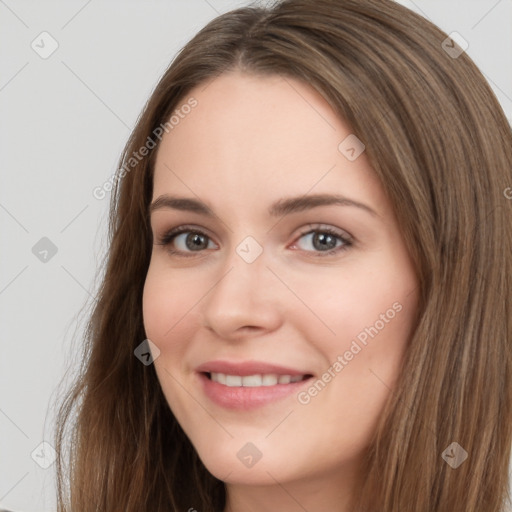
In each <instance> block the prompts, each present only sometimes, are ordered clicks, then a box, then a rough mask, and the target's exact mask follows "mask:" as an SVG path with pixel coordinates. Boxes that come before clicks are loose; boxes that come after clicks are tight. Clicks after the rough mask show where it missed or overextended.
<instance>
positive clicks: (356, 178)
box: [154, 71, 378, 201]
mask: <svg viewBox="0 0 512 512" xmlns="http://www.w3.org/2000/svg"><path fill="white" fill-rule="evenodd" d="M191 98H192V99H193V100H194V101H195V102H196V105H195V107H194V108H193V109H188V108H186V109H182V110H181V111H180V106H182V105H185V104H186V103H187V102H190V100H191ZM177 112H178V114H180V115H178V116H177V117H175V119H174V120H175V122H176V121H177V122H176V124H175V125H174V126H173V128H172V129H171V130H170V131H169V133H166V134H165V135H164V137H163V139H162V142H161V144H160V147H159V149H158V154H157V159H156V164H155V174H154V196H157V195H159V194H162V193H168V192H169V191H171V190H172V191H173V192H181V193H186V194H187V195H191V193H193V194H195V195H199V196H204V195H208V194H212V193H215V192H221V191H222V192H223V194H224V195H226V196H227V195H234V196H240V195H243V193H244V191H245V192H246V193H247V195H251V193H252V194H258V195H259V196H260V199H261V196H262V194H265V195H266V196H268V197H269V201H270V200H271V199H272V198H276V197H278V196H282V195H283V193H284V192H286V194H287V195H290V194H295V195H297V194H306V193H308V191H309V190H311V189H312V188H313V187H314V188H315V190H314V191H315V192H333V188H336V189H337V192H340V193H343V192H344V190H342V189H343V188H345V189H347V188H348V189H349V190H351V191H352V192H353V193H356V194H358V193H361V192H364V190H363V189H367V188H368V186H370V187H373V188H374V189H375V186H376V183H375V177H374V175H373V172H372V170H371V168H370V165H369V164H368V161H367V159H366V156H365V155H364V153H363V154H362V155H361V156H360V157H359V158H357V159H356V160H355V161H350V160H348V159H347V158H346V157H345V156H344V155H343V154H342V152H341V151H340V149H339V145H340V142H342V141H343V140H345V139H346V138H347V137H348V136H350V135H351V129H350V127H349V126H348V125H347V124H346V123H345V122H344V121H343V120H342V119H340V118H339V117H338V116H337V115H336V114H335V113H334V111H333V110H332V108H331V107H330V105H329V104H328V103H327V101H326V100H325V99H324V98H323V97H322V96H321V95H320V94H319V93H318V92H317V91H315V90H314V89H313V88H312V87H311V86H309V85H307V84H304V83H302V82H299V81H297V80H293V79H290V78H288V77H286V78H285V77H280V76H260V75H250V74H245V73H241V72H239V71H236V72H230V73H226V74H224V75H221V76H219V77H217V78H215V79H214V80H212V81H211V82H208V83H206V84H202V85H200V86H198V87H196V88H195V89H193V90H192V91H191V92H190V93H189V94H188V95H187V96H186V97H184V98H183V99H182V101H181V102H180V104H179V105H178V107H177ZM185 112H187V113H186V114H185ZM366 192H368V190H366ZM370 192H371V191H370ZM373 192H378V190H374V191H373Z"/></svg>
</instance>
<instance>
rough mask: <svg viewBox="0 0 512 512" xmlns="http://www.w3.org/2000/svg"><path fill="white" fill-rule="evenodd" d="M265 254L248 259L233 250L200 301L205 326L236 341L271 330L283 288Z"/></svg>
mask: <svg viewBox="0 0 512 512" xmlns="http://www.w3.org/2000/svg"><path fill="white" fill-rule="evenodd" d="M264 255H265V252H263V254H261V255H260V256H259V257H258V258H257V259H256V260H255V261H253V262H252V263H248V262H246V261H244V259H242V258H241V257H240V256H239V254H238V253H236V252H235V251H234V250H233V254H231V255H230V257H229V258H228V259H226V261H225V262H224V264H223V265H222V268H221V269H220V270H219V272H218V274H217V276H216V278H215V280H214V282H213V283H212V285H211V286H212V288H211V291H210V292H209V293H208V294H207V295H206V297H205V298H204V300H203V301H202V314H203V322H204V326H205V327H206V328H207V329H209V330H211V331H213V332H214V333H215V334H216V335H217V336H218V337H221V338H223V339H225V340H233V341H235V340H239V339H240V338H241V337H247V336H250V337H251V336H258V335H262V334H264V333H267V332H270V331H273V330H275V329H277V328H278V327H279V325H280V324H281V322H282V314H283V306H284V302H283V301H282V299H281V295H282V292H283V290H280V289H279V284H280V283H279V281H278V280H277V279H276V277H275V275H274V274H273V273H272V272H271V271H270V270H269V268H267V261H266V258H265V257H264ZM281 287H282V285H281Z"/></svg>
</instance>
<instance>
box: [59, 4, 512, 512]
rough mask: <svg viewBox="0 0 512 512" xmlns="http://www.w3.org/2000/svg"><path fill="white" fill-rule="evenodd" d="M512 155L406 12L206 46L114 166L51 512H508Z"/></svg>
mask: <svg viewBox="0 0 512 512" xmlns="http://www.w3.org/2000/svg"><path fill="white" fill-rule="evenodd" d="M453 49H457V51H453ZM511 142H512V136H511V130H510V127H509V125H508V123H507V121H506V118H505V116H504V114H503V112H502V110H501V109H500V107H499V104H498V102H497V100H496V98H495V97H494V95H493V93H492V91H491V90H490V88H489V87H488V86H487V84H486V82H485V80H484V78H483V77H482V75H481V74H480V73H479V71H478V70H477V69H476V67H475V65H474V64H473V63H472V62H471V60H470V59H469V58H468V57H467V55H465V54H464V53H463V52H462V49H460V48H459V47H458V46H457V45H456V43H455V42H454V41H452V40H450V39H449V38H448V39H447V36H446V34H444V33H443V32H441V31H440V30H439V29H438V28H436V27H435V26H433V25H432V24H430V23H428V22H427V21H425V20H424V19H423V18H421V17H419V16H418V15H416V14H414V13H412V12H410V11H409V10H407V9H405V8H404V7H401V6H399V5H396V4H395V3H394V2H390V1H382V0H378V1H377V0H363V1H361V0H339V1H335V0H320V1H313V0H285V1H283V2H279V3H277V4H276V5H275V6H274V7H271V8H268V9H263V8H243V9H238V10H236V11H233V12H230V13H227V14H224V15H222V16H220V17H218V18H217V19H215V20H214V21H212V22H211V23H209V24H208V25H207V26H206V27H205V28H204V29H203V30H202V31H201V32H200V33H199V34H198V35H197V36H196V37H195V38H194V39H193V40H192V41H191V42H190V43H189V44H187V45H186V46H185V48H184V49H183V50H182V51H181V52H180V54H179V55H178V56H177V57H176V59H175V60H174V62H173V63H172V64H171V66H170V68H169V69H168V71H167V72H166V73H165V74H164V76H163V77H162V79H161V80H160V82H159V84H158V85H157V87H156V89H155V91H154V92H153V94H152V96H151V98H150V99H149V101H148V103H147V105H146V107H145V109H144V111H143V113H142V115H141V117H140V119H139V121H138V123H137V126H136V128H135V129H134V131H133V133H132V136H131V138H130V140H129V142H128V144H127V146H126V149H125V152H124V154H123V156H122V158H121V161H120V169H119V172H118V175H117V177H116V180H115V182H116V183H115V185H116V187H115V190H114V194H113V201H112V208H111V225H110V228H111V231H110V235H111V245H110V250H109V255H108V262H107V267H106V272H105V276H104V280H103V284H102V287H101V290H100V293H99V300H98V304H97V306H96V309H95V311H94V314H93V316H92V318H91V322H90V326H89V330H88V333H87V345H86V353H85V358H84V366H83V372H82V374H81V375H80V377H79V379H78V381H77V383H76V385H75V387H74V389H73V390H72V391H71V392H70V394H69V396H68V399H67V400H66V402H65V403H64V404H63V406H62V409H61V413H60V424H59V429H58V432H57V439H56V444H57V446H58V448H59V455H60V457H59V460H58V467H59V510H61V511H64V510H105V511H106V510H123V511H128V510H148V511H149V510H151V511H160V510H161V511H168V510H176V511H187V510H188V511H193V510H197V511H212V512H213V511H215V512H228V511H229V512H239V511H244V512H246V511H254V512H256V511H262V510H274V509H279V510H289V511H291V510H308V511H310V512H313V511H316V510H331V511H334V510H336V511H338V512H346V511H358V512H359V511H377V510H378V511H380V512H396V511H399V510H415V511H416V512H427V511H428V512H432V511H439V512H440V511H448V510H450V511H460V512H462V511H464V512H476V511H481V510H485V511H486V512H501V511H504V510H505V508H504V507H505V500H506V498H507V485H508V464H509V460H510V447H511V443H512V435H511V427H510V426H511V424H512V394H511V363H512V358H511V350H510V339H511V337H510V329H511V322H510V318H511V301H510V296H511V290H512V283H511V276H512V268H511V267H512V260H511V258H510V253H511V249H512V247H511V245H512V221H511V219H512V216H511V214H512V206H511V202H510V201H509V200H507V194H506V192H505V191H506V190H507V189H508V188H507V187H510V186H511V184H512V171H511V168H512V166H511V164H512V144H511ZM75 410H76V411H77V416H76V419H74V420H73V421H74V422H72V421H71V418H72V416H71V415H72V413H73V411H75ZM67 427H72V428H73V430H72V431H71V433H72V438H71V441H72V443H71V444H70V445H69V446H70V450H71V451H70V465H69V467H68V468H66V467H65V465H64V462H65V461H64V453H65V452H64V447H65V446H66V444H65V442H66V435H65V434H66V432H67V430H66V428H67ZM68 473H69V482H67V478H66V474H68ZM67 490H68V491H69V492H67ZM67 495H69V496H68V497H67Z"/></svg>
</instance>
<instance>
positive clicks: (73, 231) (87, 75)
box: [0, 0, 512, 512]
mask: <svg viewBox="0 0 512 512" xmlns="http://www.w3.org/2000/svg"><path fill="white" fill-rule="evenodd" d="M247 3H248V2H246V1H245V2H244V1H234V0H233V1H226V0H208V1H207V0H189V1H187V2H185V1H178V0H168V1H165V2H164V1H155V0H152V1H146V2H142V1H138V2H135V1H124V2H121V1H120V0H118V1H113V0H112V1H103V2H99V1H98V0H96V1H94V0H89V1H81V2H76V1H66V2H64V1H60V2H36V1H22V0H5V1H2V0H0V63H1V74H0V116H1V117H0V118H1V120H2V122H1V127H0V130H1V136H0V141H1V151H0V158H1V166H0V169H1V172H2V187H1V189H0V226H1V236H2V244H1V248H2V251H1V254H2V256H1V258H2V259H1V265H0V315H1V317H0V318H1V325H2V338H1V344H2V345H1V347H2V350H1V357H0V379H1V387H0V507H2V506H3V507H5V508H10V509H12V510H15V511H26V512H32V511H34V512H35V511H38V512H42V511H52V510H55V499H54V493H55V490H54V487H55V482H54V469H55V466H54V465H49V464H51V462H52V452H51V448H49V447H46V448H45V449H42V448H41V447H40V444H41V443H42V442H43V441H44V440H46V441H48V442H50V443H52V439H53V434H52V433H53V420H54V412H53V410H52V409H51V407H50V404H51V403H52V401H53V400H54V399H55V392H56V389H57V385H58V383H59V380H60V379H61V378H62V377H63V376H64V373H65V369H66V368H68V367H70V368H71V373H70V375H69V378H71V377H72V376H73V369H74V368H76V364H77V362H78V359H79V357H78V356H79V351H78V346H79V343H80V336H81V333H82V329H83V321H84V318H85V316H86V315H87V313H88V311H89V309H88V307H89V306H90V304H91V303H92V302H93V300H94V299H93V295H94V290H95V286H96V284H97V280H96V281H95V274H96V271H97V268H98V266H99V262H100V260H101V257H102V255H103V254H104V251H105V246H106V237H105V234H106V231H105V227H106V213H107V206H108V196H107V197H106V198H105V199H103V200H98V199H95V198H94V197H93V195H92V190H93V189H94V188H95V187H97V186H101V185H102V184H103V183H104V182H105V181H106V180H107V179H108V178H109V177H110V176H111V175H112V173H114V171H115V168H116V164H117V159H118V157H119V154H120V152H121V150H122V148H123V145H124V143H125V141H126V140H127V138H128V135H129V133H130V130H131V128H132V127H133V125H134V123H135V120H136V118H137V116H138V114H139V112H140V110H141V108H142V106H143V105H144V103H145V101H146V99H147V97H148V96H149V94H150V92H151V91H152V89H153V87H154V85H155V84H156V81H157V80H158V78H159V77H160V75H161V74H162V73H163V71H164V70H165V69H166V67H167V66H168V64H169V62H170V61H171V59H172V58H173V56H174V55H175V53H176V52H177V51H178V49H179V48H181V47H182V46H183V44H184V43H185V42H186V41H187V40H188V39H189V38H190V37H192V36H193V34H195V33H196V32H197V31H198V30H199V29H200V28H201V27H202V26H203V25H204V24H206V23H207V22H208V21H209V20H211V19H212V18H214V17H215V16H217V15H218V14H220V13H222V12H225V11H227V10H230V9H231V8H234V7H236V6H239V5H244V4H247ZM401 3H404V4H405V5H407V6H408V7H410V8H412V9H413V10H415V11H417V12H419V13H421V14H423V15H424V16H426V17H427V18H429V19H430V20H431V21H433V22H434V23H435V24H437V25H438V26H440V27H441V28H442V29H443V30H445V31H446V32H447V33H450V32H452V31H457V32H459V33H460V34H461V35H462V36H463V37H464V38H465V39H466V40H467V41H468V43H469V48H468V49H467V52H468V53H469V55H470V56H471V57H472V58H473V59H474V60H475V62H476V63H477V65H478V66H479V67H480V69H481V70H482V71H483V73H484V74H485V75H486V77H487V79H488V81H489V83H490V84H491V86H492V87H493V89H494V91H495V93H496V95H497V96H498V99H499V100H500V102H501V104H502V106H503V108H504V110H505V112H506V114H507V117H508V118H509V120H510V119H512V30H511V27H512V0H499V1H497V0H488V1H487V0H473V1H468V0H460V1H454V0H451V1H441V0H430V1H427V0H425V1H421V0H415V1H414V2H410V1H405V0H404V1H403V2H401ZM43 31H47V32H48V33H49V34H51V37H52V38H53V39H54V40H55V41H57V43H58V48H57V50H56V51H55V52H54V53H53V54H52V55H51V56H49V57H48V58H46V59H43V58H41V56H40V55H39V54H38V53H36V51H35V50H34V49H33V48H32V47H31V44H32V41H35V43H34V45H39V47H36V48H38V51H39V52H43V51H48V50H49V49H50V48H51V43H52V41H51V40H50V39H49V38H48V36H39V34H41V32H43ZM41 38H46V39H44V42H43V43H41ZM439 43H440V45H441V41H440V42H439ZM43 45H44V46H43ZM510 185H511V186H512V184H510ZM43 237H47V238H48V239H49V240H51V243H52V244H53V245H54V246H55V248H56V249H57V252H56V254H54V255H52V251H51V249H49V248H48V246H47V245H45V244H48V242H47V241H46V242H45V241H43V242H39V241H40V239H41V238H43ZM38 242H39V245H36V244H37V243H38ZM35 245H36V249H34V250H33V247H34V246H35ZM45 250H48V251H49V252H48V253H45V252H44V251H45ZM34 252H35V254H34ZM41 258H43V261H41ZM44 258H46V261H44ZM85 304H89V306H87V307H85V306H84V305H85ZM69 378H68V381H69ZM34 450H35V451H34ZM31 454H32V455H31ZM470 457H471V454H470ZM41 465H42V466H45V465H49V467H48V468H47V469H44V467H41Z"/></svg>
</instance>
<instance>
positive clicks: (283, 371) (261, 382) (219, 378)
mask: <svg viewBox="0 0 512 512" xmlns="http://www.w3.org/2000/svg"><path fill="white" fill-rule="evenodd" d="M196 372H197V373H196V375H198V377H199V381H200V385H201V389H202V392H203V393H204V394H205V395H206V397H207V398H208V399H209V400H210V401H211V402H213V403H214V404H216V405H218V406H220V407H222V408H224V409H232V410H233V409H237V410H250V409H254V408H261V407H263V406H265V405H269V404H271V403H274V402H276V401H281V400H284V399H286V398H287V397H291V396H292V395H294V394H296V393H298V392H299V391H300V389H301V388H303V387H304V386H305V385H307V384H306V383H309V382H310V381H311V380H312V379H313V378H314V375H313V374H312V373H306V372H302V371H300V370H296V369H292V368H286V367H283V366H277V365H271V364H267V363H258V362H250V361H247V362H239V363H231V362H226V361H214V362H210V363H205V364H204V365H201V366H199V367H198V368H196Z"/></svg>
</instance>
